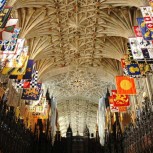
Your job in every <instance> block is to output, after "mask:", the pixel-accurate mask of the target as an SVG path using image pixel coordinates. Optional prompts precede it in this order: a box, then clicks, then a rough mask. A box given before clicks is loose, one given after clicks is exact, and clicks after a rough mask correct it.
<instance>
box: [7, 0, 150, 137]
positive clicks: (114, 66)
mask: <svg viewBox="0 0 153 153" xmlns="http://www.w3.org/2000/svg"><path fill="white" fill-rule="evenodd" d="M147 4H148V2H147V0H9V1H8V5H12V6H14V9H13V13H12V16H13V17H17V18H19V27H21V29H22V31H21V34H20V37H21V38H26V40H27V41H26V45H28V46H29V51H30V57H31V58H33V59H35V61H36V63H37V69H38V70H39V79H40V81H42V82H44V83H45V84H46V86H48V87H50V91H51V92H52V93H53V94H54V95H55V96H56V97H57V99H58V111H59V123H60V129H61V130H62V133H63V134H64V132H65V131H66V128H67V126H68V122H71V125H72V127H73V128H74V131H75V133H76V130H77V128H78V129H81V130H80V131H79V132H80V133H82V128H83V125H84V124H88V125H90V130H91V131H93V130H94V129H95V128H94V127H95V124H96V115H97V113H96V109H97V104H98V98H99V96H100V95H102V94H103V93H104V92H106V87H107V86H108V87H109V88H110V89H111V88H112V87H113V84H114V80H113V78H114V76H115V75H117V74H121V73H122V72H121V68H120V62H119V60H120V59H121V57H122V56H123V54H124V53H126V43H127V38H128V37H131V36H133V35H134V34H133V28H132V26H133V25H136V17H138V16H141V14H140V10H139V7H140V6H144V5H147ZM77 75H79V77H78V78H79V79H77ZM77 81H78V82H77ZM95 103H97V104H95ZM87 107H88V108H89V109H86V108H87ZM75 108H79V109H75ZM92 108H93V111H92ZM68 118H69V119H68ZM90 118H91V119H90ZM64 119H65V121H64ZM88 119H90V120H88ZM77 124H78V125H77ZM78 126H79V127H78ZM81 127H82V128H81Z"/></svg>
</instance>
